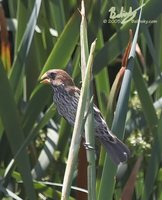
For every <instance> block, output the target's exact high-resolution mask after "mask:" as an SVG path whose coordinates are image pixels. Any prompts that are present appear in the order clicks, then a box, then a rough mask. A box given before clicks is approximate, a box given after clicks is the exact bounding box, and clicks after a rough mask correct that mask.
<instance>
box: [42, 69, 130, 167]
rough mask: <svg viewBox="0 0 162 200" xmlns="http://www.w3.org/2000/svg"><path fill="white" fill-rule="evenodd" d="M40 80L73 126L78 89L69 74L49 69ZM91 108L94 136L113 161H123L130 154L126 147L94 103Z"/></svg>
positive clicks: (119, 162) (78, 95) (78, 94)
mask: <svg viewBox="0 0 162 200" xmlns="http://www.w3.org/2000/svg"><path fill="white" fill-rule="evenodd" d="M40 82H41V83H45V84H49V85H50V86H51V87H52V90H53V101H54V103H55V105H56V108H57V110H58V113H59V115H61V116H62V117H64V118H65V119H66V120H67V121H68V123H69V124H70V125H71V126H74V123H75V117H76V112H77V106H78V102H79V97H80V89H79V88H78V87H76V86H75V83H74V81H73V79H72V78H71V76H70V75H69V74H68V73H67V72H66V71H64V70H62V69H50V70H48V71H46V72H45V73H44V74H43V75H42V76H41V78H40ZM93 110H94V130H95V137H96V138H97V139H98V140H99V141H100V143H101V144H102V145H103V146H104V147H105V149H106V151H107V153H108V154H109V156H110V158H111V160H112V161H113V163H115V164H116V165H119V164H121V163H125V162H126V161H127V160H128V158H129V156H130V151H129V149H128V147H127V146H126V145H125V144H124V143H123V142H122V141H121V140H119V139H118V138H117V137H116V136H115V135H114V134H113V133H112V132H111V130H110V129H109V127H108V126H107V124H106V121H105V119H104V118H103V116H102V114H101V112H100V110H99V109H98V108H97V106H96V105H95V104H94V105H93Z"/></svg>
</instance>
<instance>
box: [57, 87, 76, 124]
mask: <svg viewBox="0 0 162 200" xmlns="http://www.w3.org/2000/svg"><path fill="white" fill-rule="evenodd" d="M53 100H54V103H55V105H56V107H57V110H58V113H59V114H60V115H61V116H63V117H64V118H65V119H66V120H67V121H68V122H69V123H70V124H71V125H74V122H75V116H76V110H77V106H78V98H77V97H76V96H75V95H70V94H69V93H68V92H67V91H66V90H63V89H61V88H60V89H58V88H57V89H55V91H54V95H53Z"/></svg>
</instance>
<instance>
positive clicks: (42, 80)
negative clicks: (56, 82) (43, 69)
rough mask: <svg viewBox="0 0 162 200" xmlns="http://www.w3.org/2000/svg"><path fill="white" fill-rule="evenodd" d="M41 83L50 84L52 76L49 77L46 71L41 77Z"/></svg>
mask: <svg viewBox="0 0 162 200" xmlns="http://www.w3.org/2000/svg"><path fill="white" fill-rule="evenodd" d="M40 83H46V84H50V78H49V77H48V75H47V73H44V74H43V75H42V76H41V78H40Z"/></svg>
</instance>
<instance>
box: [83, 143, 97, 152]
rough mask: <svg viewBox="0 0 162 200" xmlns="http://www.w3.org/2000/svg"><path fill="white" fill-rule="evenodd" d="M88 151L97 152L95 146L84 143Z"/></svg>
mask: <svg viewBox="0 0 162 200" xmlns="http://www.w3.org/2000/svg"><path fill="white" fill-rule="evenodd" d="M83 145H84V147H85V149H86V150H95V148H94V147H93V146H91V145H90V143H84V144H83Z"/></svg>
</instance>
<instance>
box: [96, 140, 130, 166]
mask: <svg viewBox="0 0 162 200" xmlns="http://www.w3.org/2000/svg"><path fill="white" fill-rule="evenodd" d="M100 141H101V143H102V144H103V146H104V147H105V148H106V151H107V152H108V154H109V155H110V158H111V160H112V161H113V162H114V163H115V164H117V165H118V164H119V163H122V162H126V161H127V159H128V158H129V156H130V151H129V149H128V147H127V146H126V145H125V144H124V143H123V142H122V141H120V140H119V139H118V138H115V140H114V141H113V142H112V141H105V140H103V139H101V138H100Z"/></svg>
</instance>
